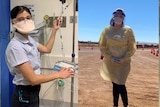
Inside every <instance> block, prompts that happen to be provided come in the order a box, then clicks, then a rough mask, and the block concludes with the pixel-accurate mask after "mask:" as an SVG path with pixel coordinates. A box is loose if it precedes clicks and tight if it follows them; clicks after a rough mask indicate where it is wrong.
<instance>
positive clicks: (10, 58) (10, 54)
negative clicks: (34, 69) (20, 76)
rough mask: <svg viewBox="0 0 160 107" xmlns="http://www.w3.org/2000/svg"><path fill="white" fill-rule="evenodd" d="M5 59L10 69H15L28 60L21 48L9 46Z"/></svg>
mask: <svg viewBox="0 0 160 107" xmlns="http://www.w3.org/2000/svg"><path fill="white" fill-rule="evenodd" d="M6 58H7V62H8V64H9V65H10V66H11V67H15V66H17V65H20V64H22V63H25V62H28V61H29V59H28V57H27V53H26V52H25V50H24V49H23V47H21V46H19V45H16V46H11V47H10V48H9V49H8V50H7V51H6Z"/></svg>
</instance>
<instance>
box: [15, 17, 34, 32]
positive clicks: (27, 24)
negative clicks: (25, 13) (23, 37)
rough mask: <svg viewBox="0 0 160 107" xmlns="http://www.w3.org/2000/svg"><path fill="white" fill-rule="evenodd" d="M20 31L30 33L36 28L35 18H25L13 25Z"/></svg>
mask: <svg viewBox="0 0 160 107" xmlns="http://www.w3.org/2000/svg"><path fill="white" fill-rule="evenodd" d="M13 27H14V28H16V29H17V30H18V31H19V32H20V33H23V34H28V33H29V32H31V31H33V30H34V29H35V25H34V21H33V20H23V21H20V22H17V23H15V24H14V25H13Z"/></svg>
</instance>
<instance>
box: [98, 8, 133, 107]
mask: <svg viewBox="0 0 160 107" xmlns="http://www.w3.org/2000/svg"><path fill="white" fill-rule="evenodd" d="M124 18H125V13H124V11H123V9H121V8H118V9H116V10H115V11H114V12H113V18H112V19H111V21H110V26H107V27H106V28H105V29H104V30H103V32H102V33H101V35H100V39H99V48H100V51H101V54H102V55H103V56H104V59H103V62H102V66H101V68H100V75H101V76H102V78H103V79H104V80H110V81H111V82H112V84H113V103H114V105H113V107H118V100H119V95H121V98H122V102H123V106H124V107H129V105H128V95H127V89H126V86H125V83H126V80H127V77H128V74H129V72H130V68H131V65H130V63H131V56H133V55H134V53H135V51H136V41H135V36H134V32H133V30H132V29H131V28H130V27H129V26H125V25H124Z"/></svg>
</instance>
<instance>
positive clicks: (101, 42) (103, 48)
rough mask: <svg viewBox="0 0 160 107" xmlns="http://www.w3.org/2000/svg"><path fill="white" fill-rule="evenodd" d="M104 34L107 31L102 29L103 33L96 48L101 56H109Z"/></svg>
mask: <svg viewBox="0 0 160 107" xmlns="http://www.w3.org/2000/svg"><path fill="white" fill-rule="evenodd" d="M106 32H107V29H104V31H103V32H102V34H101V35H100V39H99V43H98V46H99V49H100V51H101V54H102V55H103V56H110V55H111V54H110V52H109V50H108V47H107V39H106Z"/></svg>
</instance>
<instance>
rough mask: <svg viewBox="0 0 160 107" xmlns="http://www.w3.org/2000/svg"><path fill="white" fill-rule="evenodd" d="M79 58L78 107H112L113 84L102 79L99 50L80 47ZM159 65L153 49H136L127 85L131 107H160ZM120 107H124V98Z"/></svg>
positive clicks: (120, 102)
mask: <svg viewBox="0 0 160 107" xmlns="http://www.w3.org/2000/svg"><path fill="white" fill-rule="evenodd" d="M78 54H79V56H78V59H79V62H78V63H79V74H78V75H79V77H78V82H79V86H78V88H79V89H78V96H79V97H78V107H113V103H112V84H111V82H110V81H104V80H103V79H102V78H101V76H100V75H99V69H100V66H101V62H102V60H101V59H100V52H99V50H98V48H95V47H93V50H92V48H91V47H80V50H79V53H78ZM158 64H159V63H158V57H157V56H155V55H153V54H151V50H150V49H144V50H142V49H137V51H136V53H135V54H134V56H133V57H132V62H131V71H130V74H129V76H128V79H127V82H126V87H127V91H128V99H129V105H130V107H158V82H159V80H158V79H159V68H158ZM119 107H123V106H122V101H121V98H120V99H119Z"/></svg>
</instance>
